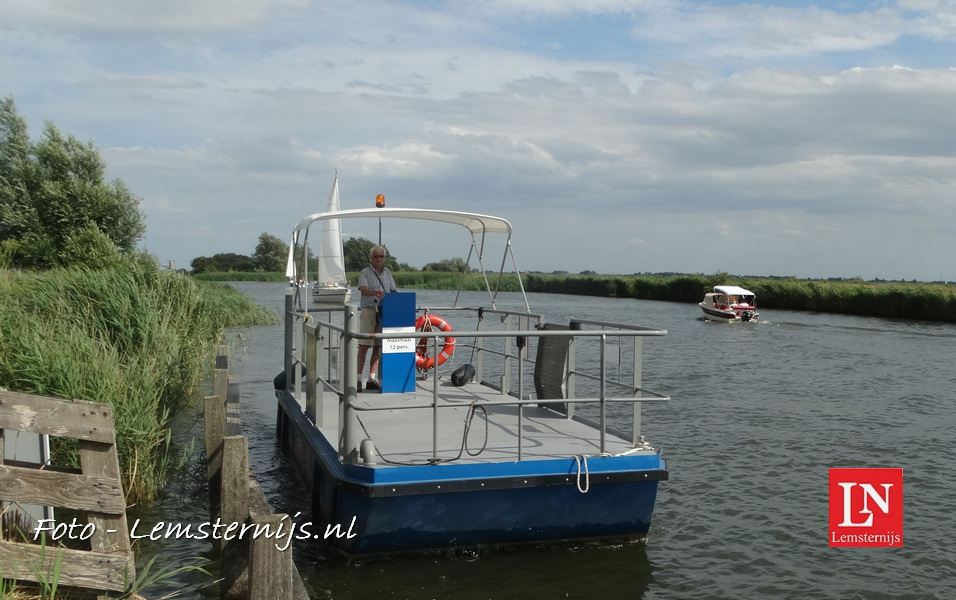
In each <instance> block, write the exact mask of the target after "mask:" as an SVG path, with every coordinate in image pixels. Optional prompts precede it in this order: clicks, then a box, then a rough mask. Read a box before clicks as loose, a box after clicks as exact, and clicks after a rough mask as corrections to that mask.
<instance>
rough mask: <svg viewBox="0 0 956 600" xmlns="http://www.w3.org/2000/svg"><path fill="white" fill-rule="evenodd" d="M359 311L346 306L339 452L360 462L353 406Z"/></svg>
mask: <svg viewBox="0 0 956 600" xmlns="http://www.w3.org/2000/svg"><path fill="white" fill-rule="evenodd" d="M358 331H359V319H358V311H357V310H356V308H355V307H354V306H351V305H349V306H346V307H345V356H344V357H343V360H342V371H343V372H342V400H341V401H340V402H339V454H340V455H341V457H342V460H344V461H345V462H350V463H358V462H359V460H360V456H359V454H360V453H359V445H360V444H361V442H362V440H361V439H360V437H359V436H360V435H361V432H362V429H361V427H360V425H359V422H358V417H357V416H356V414H355V411H354V410H353V409H352V408H351V407H352V404H354V403H355V402H356V401H357V399H358V389H357V385H356V384H357V382H358V374H357V373H356V369H357V367H358V339H356V338H355V337H353V336H354V334H355V333H356V332H358Z"/></svg>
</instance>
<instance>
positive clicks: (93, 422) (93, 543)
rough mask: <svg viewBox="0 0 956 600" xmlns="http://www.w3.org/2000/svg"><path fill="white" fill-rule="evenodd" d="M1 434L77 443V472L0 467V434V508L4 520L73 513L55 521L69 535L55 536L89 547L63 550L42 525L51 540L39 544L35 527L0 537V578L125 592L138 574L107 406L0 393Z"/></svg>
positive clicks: (17, 465) (26, 466)
mask: <svg viewBox="0 0 956 600" xmlns="http://www.w3.org/2000/svg"><path fill="white" fill-rule="evenodd" d="M5 429H6V430H17V431H23V432H29V433H35V434H41V435H51V436H58V437H67V438H75V439H76V440H77V445H78V449H79V458H80V469H79V470H76V469H66V468H60V467H52V466H49V465H29V464H23V463H19V462H13V461H10V462H7V463H6V464H4V462H3V460H4V459H3V456H4V453H3V436H2V435H0V505H6V506H7V508H8V515H7V516H8V517H10V516H12V515H11V514H10V513H11V512H12V511H14V510H16V507H17V506H19V505H38V506H47V507H53V509H54V511H56V510H57V509H58V508H61V509H67V510H69V511H76V514H78V516H77V517H76V518H75V521H71V522H70V523H57V522H56V521H54V523H56V526H64V527H65V526H67V525H74V524H75V525H74V526H73V527H72V529H70V530H69V531H67V529H60V530H59V533H60V535H59V538H60V539H66V538H69V541H70V542H71V543H72V542H76V540H78V539H79V540H82V541H84V542H88V543H89V549H88V550H85V549H71V548H65V547H61V546H60V545H59V544H58V543H56V542H54V541H53V540H52V538H53V537H55V536H57V533H58V531H57V530H55V529H53V527H54V523H44V524H43V526H44V528H46V529H47V531H44V535H45V534H47V533H49V535H47V537H46V542H45V544H43V545H41V544H40V543H39V540H40V539H42V538H41V537H38V536H36V535H35V533H36V530H37V529H34V530H33V531H28V532H22V531H21V532H19V535H16V536H8V537H11V538H19V539H0V575H2V576H3V577H4V578H8V579H17V580H22V581H47V582H52V581H54V579H55V578H56V580H57V581H58V583H59V585H60V586H74V587H82V588H88V589H92V590H98V591H103V592H104V593H105V594H109V593H110V592H121V591H123V589H124V588H125V587H126V585H127V583H128V582H131V581H133V580H135V576H136V572H135V565H134V557H133V553H132V551H131V550H130V538H129V531H128V528H127V523H126V500H125V498H126V497H125V495H124V493H123V486H122V483H121V481H120V470H119V460H118V457H117V454H116V434H115V429H114V427H113V410H112V408H111V407H110V405H109V404H102V403H97V402H86V401H82V400H64V399H61V398H50V397H46V396H37V395H32V394H23V393H18V392H10V391H7V390H0V434H2V433H3V430H5ZM71 514H73V513H71ZM8 520H12V519H8ZM34 527H36V525H35V526H34ZM41 531H42V530H41ZM35 537H37V540H34V538H35ZM0 538H2V531H0Z"/></svg>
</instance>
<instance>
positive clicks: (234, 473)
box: [220, 435, 251, 598]
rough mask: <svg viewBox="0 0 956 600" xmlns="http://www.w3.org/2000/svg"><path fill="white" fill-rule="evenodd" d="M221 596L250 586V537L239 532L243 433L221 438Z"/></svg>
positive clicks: (245, 503) (242, 593)
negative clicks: (222, 527) (222, 526)
mask: <svg viewBox="0 0 956 600" xmlns="http://www.w3.org/2000/svg"><path fill="white" fill-rule="evenodd" d="M220 518H221V520H222V523H223V525H224V527H225V529H224V530H223V539H222V540H221V543H222V554H221V563H222V568H221V571H222V584H221V592H222V597H223V598H246V597H247V596H246V594H247V592H248V589H249V572H248V571H249V569H248V567H249V537H251V536H250V535H249V534H248V533H247V535H242V536H240V533H241V532H242V528H243V525H245V524H246V521H247V520H248V518H249V444H248V442H247V440H246V437H245V436H242V435H230V436H226V437H224V438H222V512H221V515H220Z"/></svg>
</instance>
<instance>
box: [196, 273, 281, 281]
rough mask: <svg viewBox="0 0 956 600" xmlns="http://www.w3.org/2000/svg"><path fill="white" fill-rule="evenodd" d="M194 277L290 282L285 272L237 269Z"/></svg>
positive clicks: (200, 278) (202, 279)
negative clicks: (243, 271) (246, 271)
mask: <svg viewBox="0 0 956 600" xmlns="http://www.w3.org/2000/svg"><path fill="white" fill-rule="evenodd" d="M192 278H193V279H195V280H197V281H274V282H282V283H288V282H289V278H288V277H286V276H285V273H279V272H275V273H272V272H269V273H263V272H256V273H240V272H237V271H229V272H215V273H199V274H197V275H193V276H192Z"/></svg>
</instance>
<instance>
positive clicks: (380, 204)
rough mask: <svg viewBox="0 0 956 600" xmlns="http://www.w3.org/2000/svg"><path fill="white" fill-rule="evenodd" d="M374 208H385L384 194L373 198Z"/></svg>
mask: <svg viewBox="0 0 956 600" xmlns="http://www.w3.org/2000/svg"><path fill="white" fill-rule="evenodd" d="M375 208H385V194H379V195H378V196H375Z"/></svg>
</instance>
